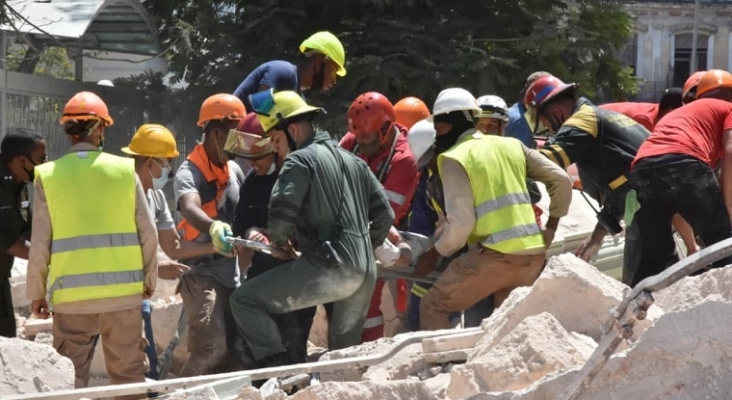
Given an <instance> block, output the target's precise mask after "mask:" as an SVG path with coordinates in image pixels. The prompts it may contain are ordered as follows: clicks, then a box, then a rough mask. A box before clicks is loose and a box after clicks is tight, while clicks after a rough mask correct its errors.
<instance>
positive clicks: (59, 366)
mask: <svg viewBox="0 0 732 400" xmlns="http://www.w3.org/2000/svg"><path fill="white" fill-rule="evenodd" d="M0 371H2V373H0V396H12V395H19V394H31V393H42V392H51V391H56V390H68V389H73V388H74V365H73V364H72V363H71V360H69V359H68V358H66V357H62V356H60V355H59V354H58V353H57V352H56V350H55V349H54V348H53V347H51V346H49V345H46V344H40V343H35V342H31V341H27V340H23V339H7V338H3V337H0Z"/></svg>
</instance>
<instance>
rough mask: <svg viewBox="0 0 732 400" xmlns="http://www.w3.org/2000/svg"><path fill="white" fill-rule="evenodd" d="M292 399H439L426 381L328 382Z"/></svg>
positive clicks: (300, 393) (297, 394) (309, 388)
mask: <svg viewBox="0 0 732 400" xmlns="http://www.w3.org/2000/svg"><path fill="white" fill-rule="evenodd" d="M290 399H291V400H335V399H338V400H366V399H379V400H402V399H420V400H437V399H438V397H437V396H436V395H435V394H434V393H432V392H431V391H430V390H429V388H428V386H427V385H426V384H425V383H424V382H419V381H397V382H380V383H376V382H358V383H356V382H326V383H323V384H320V385H316V386H310V387H308V388H306V389H305V390H303V391H300V392H298V393H296V394H295V395H294V396H291V397H290Z"/></svg>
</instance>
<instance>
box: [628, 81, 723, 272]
mask: <svg viewBox="0 0 732 400" xmlns="http://www.w3.org/2000/svg"><path fill="white" fill-rule="evenodd" d="M730 149H732V74H730V73H729V72H726V71H722V70H710V71H707V72H706V73H704V75H703V76H702V77H701V79H700V80H699V85H698V87H697V89H696V100H695V101H694V102H692V103H690V104H688V105H685V106H684V107H681V108H679V109H677V110H675V111H672V112H671V113H669V114H668V115H667V116H666V117H665V118H664V119H663V120H662V121H661V122H659V123H658V125H656V127H655V128H654V130H653V133H652V134H651V136H650V137H649V138H648V140H646V141H645V143H643V145H642V146H641V147H640V149H639V150H638V154H637V155H636V157H635V160H634V161H633V170H632V175H631V185H632V187H633V189H634V190H635V191H636V196H637V202H638V204H639V206H640V208H639V209H638V210H637V212H636V213H635V215H634V216H633V217H632V223H631V228H630V229H629V230H628V234H627V235H626V239H625V240H626V253H625V254H626V256H625V263H624V266H623V281H624V282H626V283H629V284H632V285H635V284H636V283H637V282H640V281H641V280H643V279H644V278H646V277H648V276H651V275H655V274H657V273H660V272H661V271H663V270H664V269H665V268H667V267H668V266H670V265H671V264H673V263H674V262H676V260H677V256H676V254H675V252H674V242H673V238H672V237H671V219H672V217H673V215H674V214H677V213H678V214H681V215H682V216H683V217H684V218H685V219H686V220H687V221H689V223H690V224H691V226H692V228H693V229H694V232H695V233H696V234H697V235H699V236H700V237H701V239H702V241H703V242H704V244H705V245H707V246H711V245H712V244H714V243H717V242H719V241H721V240H723V239H726V238H728V237H730V236H732V224H731V223H730V220H731V219H732V150H730ZM719 162H721V163H722V178H721V182H720V180H719V179H718V178H717V175H716V174H715V168H716V167H717V165H718V163H719ZM629 217H630V216H629ZM730 263H732V258H731V257H727V258H725V259H723V260H720V261H717V262H715V263H714V264H713V265H714V266H715V267H722V266H725V265H728V264H730Z"/></svg>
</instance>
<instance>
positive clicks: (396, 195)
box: [384, 189, 407, 206]
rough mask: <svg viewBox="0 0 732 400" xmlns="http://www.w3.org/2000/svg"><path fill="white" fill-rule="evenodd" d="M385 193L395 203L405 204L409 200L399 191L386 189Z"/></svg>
mask: <svg viewBox="0 0 732 400" xmlns="http://www.w3.org/2000/svg"><path fill="white" fill-rule="evenodd" d="M384 193H386V198H387V199H389V201H391V202H392V203H394V204H398V205H400V206H403V205H404V202H406V201H407V198H406V197H404V195H401V194H399V193H397V192H393V191H391V190H386V189H384Z"/></svg>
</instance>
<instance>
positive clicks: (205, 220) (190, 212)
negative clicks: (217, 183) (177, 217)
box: [181, 207, 214, 233]
mask: <svg viewBox="0 0 732 400" xmlns="http://www.w3.org/2000/svg"><path fill="white" fill-rule="evenodd" d="M181 214H183V218H185V219H186V221H188V223H189V224H191V225H193V227H194V228H196V229H198V230H199V231H201V232H206V233H208V231H209V230H210V229H211V224H213V222H214V220H213V219H211V217H209V216H208V215H206V213H205V212H204V211H203V210H202V209H200V208H199V207H187V208H185V209H183V210H181Z"/></svg>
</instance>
